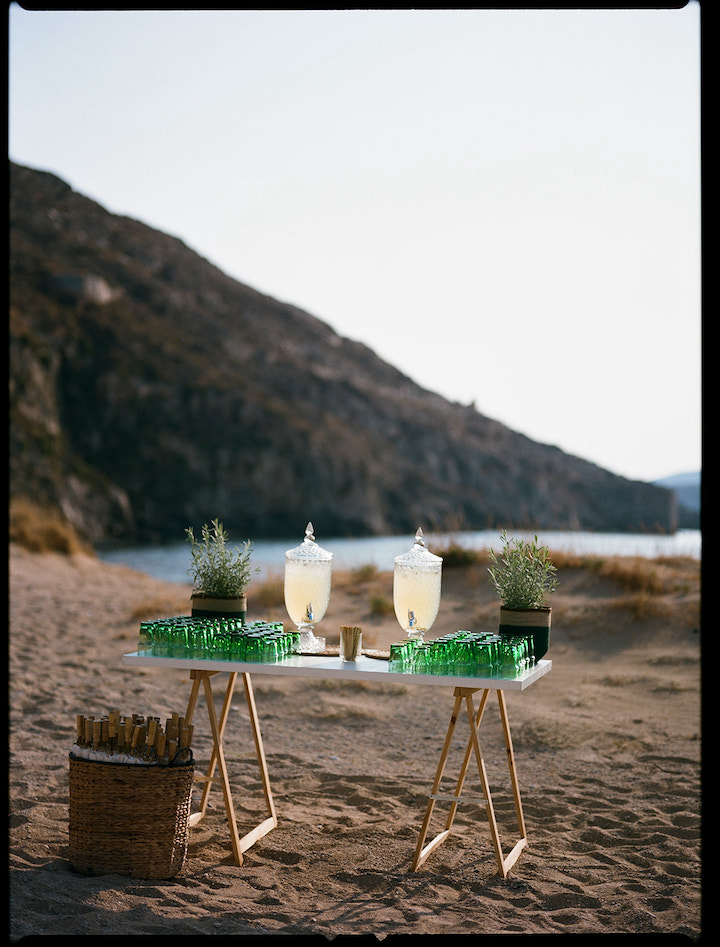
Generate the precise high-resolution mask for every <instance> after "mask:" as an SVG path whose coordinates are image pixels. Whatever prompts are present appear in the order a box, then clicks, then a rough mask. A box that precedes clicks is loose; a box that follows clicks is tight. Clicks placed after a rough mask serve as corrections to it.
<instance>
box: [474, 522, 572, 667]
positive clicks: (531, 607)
mask: <svg viewBox="0 0 720 947" xmlns="http://www.w3.org/2000/svg"><path fill="white" fill-rule="evenodd" d="M501 539H502V544H503V548H502V551H501V553H500V555H499V556H498V555H496V553H495V552H494V551H493V550H490V554H489V558H490V562H491V566H490V568H489V569H488V572H489V573H490V582H491V584H492V586H493V588H494V589H495V591H496V592H497V593H498V595H499V596H500V629H499V630H500V634H501V635H503V634H506V635H510V634H527V635H530V636H531V637H532V639H533V646H534V651H535V660H539V659H540V658H541V657H543V655H544V654H546V652H547V650H548V647H549V643H550V618H551V612H552V610H551V608H550V607H549V606H548V605H547V604H546V602H547V598H548V596H549V595H551V594H552V593H553V592H554V591H555V588H556V585H557V579H556V572H557V570H556V568H555V566H554V565H553V564H552V562H551V561H550V557H549V554H548V548H547V546H539V545H538V538H537V536H535V538H534V540H533V541H532V542H525V541H524V540H522V539H508V538H507V534H506V532H505V531H504V530H503V532H502V534H501Z"/></svg>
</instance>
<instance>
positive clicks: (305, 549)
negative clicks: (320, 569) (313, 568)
mask: <svg viewBox="0 0 720 947" xmlns="http://www.w3.org/2000/svg"><path fill="white" fill-rule="evenodd" d="M332 556H333V554H332V553H331V552H328V551H327V549H323V548H322V547H321V546H318V544H317V543H316V542H315V535H314V531H313V524H312V523H308V524H307V526H306V527H305V539H303V541H302V542H301V543H300V545H299V546H295V548H294V549H288V551H287V552H286V553H285V558H286V559H301V560H307V561H308V562H330V560H331V559H332Z"/></svg>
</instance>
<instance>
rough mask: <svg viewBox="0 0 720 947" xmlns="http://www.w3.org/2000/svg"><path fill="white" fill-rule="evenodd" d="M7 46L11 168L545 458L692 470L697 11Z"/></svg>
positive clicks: (40, 21)
mask: <svg viewBox="0 0 720 947" xmlns="http://www.w3.org/2000/svg"><path fill="white" fill-rule="evenodd" d="M9 25H10V72H9V79H10V103H9V105H10V113H9V135H10V139H9V143H10V157H11V159H12V160H14V161H16V162H19V163H20V164H25V165H29V166H30V167H34V168H40V169H42V170H48V171H52V172H53V173H55V174H57V175H59V176H60V177H61V178H63V179H64V180H66V181H67V182H68V183H69V184H71V185H72V186H73V187H74V188H75V189H76V190H77V191H79V192H81V193H83V194H85V195H87V196H88V197H91V198H92V199H94V200H96V201H98V202H99V203H100V204H102V205H103V207H105V208H106V209H107V210H109V211H111V212H112V213H116V214H125V215H128V216H130V217H134V218H136V219H138V220H142V221H143V222H145V223H147V224H149V225H150V226H152V227H155V228H157V229H159V230H162V231H164V232H165V233H168V234H171V235H173V236H177V237H180V238H181V239H182V240H183V241H184V242H185V243H186V244H187V245H188V246H190V247H191V248H192V249H193V250H196V251H197V252H198V253H199V254H201V255H202V256H203V257H206V258H207V259H208V260H210V261H211V262H213V263H215V264H216V265H217V266H219V267H220V269H222V270H223V271H224V272H226V273H228V274H229V275H230V276H233V277H235V278H237V279H239V280H241V281H242V282H244V283H247V284H249V285H250V286H253V287H254V288H256V289H258V290H260V291H262V292H265V293H268V294H269V295H271V296H274V297H275V298H277V299H281V300H284V301H286V302H290V303H293V304H295V305H297V306H300V307H301V308H303V309H306V310H307V311H309V312H310V313H312V314H313V315H315V316H318V317H319V318H321V319H323V320H325V321H326V322H328V323H330V325H332V326H333V328H334V329H336V330H337V332H339V333H340V334H341V335H345V336H348V337H350V338H353V339H359V340H361V341H363V342H365V343H366V344H367V345H369V346H370V347H371V348H372V349H374V350H375V351H376V352H377V353H378V354H379V355H380V356H381V357H382V358H384V359H385V360H386V361H388V362H391V363H392V364H393V365H395V366H397V367H398V368H399V369H401V370H402V371H404V372H405V373H406V374H408V375H410V376H411V377H412V378H414V379H415V380H416V381H418V382H419V383H420V384H422V385H423V386H425V387H427V388H430V389H432V390H434V391H437V392H439V393H440V394H442V395H444V396H445V397H447V398H449V399H450V400H453V401H458V402H461V403H464V404H467V403H470V402H474V403H475V405H476V406H477V408H478V410H479V411H481V412H482V413H483V414H486V415H488V416H490V417H492V418H495V419H497V420H499V421H502V422H503V423H505V424H507V425H508V426H509V427H511V428H513V429H514V430H516V431H521V432H522V433H524V434H527V435H528V436H529V437H531V438H533V439H534V440H537V441H541V442H543V443H548V444H556V445H557V446H559V447H560V448H562V449H563V450H565V451H567V452H569V453H571V454H576V455H578V456H581V457H584V458H586V459H588V460H591V461H593V462H595V463H597V464H599V465H600V466H602V467H604V468H607V469H608V470H611V471H613V472H614V473H618V474H621V475H623V476H626V477H630V478H632V479H640V480H652V479H655V478H658V477H662V476H665V475H668V474H674V473H678V472H683V471H690V470H699V469H700V458H701V444H700V414H701V404H700V319H701V312H700V104H699V102H700V66H699V59H700V54H699V48H700V10H699V5H698V4H697V3H696V2H694V0H693V2H691V3H690V4H689V5H688V6H687V7H686V8H684V9H681V10H658V9H655V10H578V11H570V10H504V11H491V10H448V11H445V10H415V11H413V10H390V11H385V10H340V11H307V10H286V11H205V12H190V11H187V12H173V11H155V12H153V11H136V12H127V11H121V12H109V11H97V12H67V11H64V12H47V11H40V12H32V11H24V10H22V9H21V8H19V7H18V6H17V5H13V6H12V7H11V9H10V18H9Z"/></svg>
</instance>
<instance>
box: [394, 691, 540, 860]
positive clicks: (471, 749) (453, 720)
mask: <svg viewBox="0 0 720 947" xmlns="http://www.w3.org/2000/svg"><path fill="white" fill-rule="evenodd" d="M478 690H481V688H469V687H456V688H455V691H454V694H455V704H454V706H453V711H452V714H451V717H450V723H449V725H448V730H447V734H446V735H445V743H444V745H443V749H442V753H441V754H440V760H439V762H438V767H437V771H436V773H435V780H434V782H433V785H432V791H431V793H430V798H429V800H428V804H427V808H426V809H425V817H424V819H423V822H422V826H421V829H420V838H419V839H418V843H417V847H416V849H415V857H414V858H413V862H412V866H411V869H410V870H411V871H417V869H418V868H419V867H420V866H421V865H422V864H423V863H424V862H425V861H426V860H427V858H428V856H429V855H430V854H431V853H432V852H433V851H434V850H435V849H436V848H438V846H440V845H442V843H443V842H444V841H445V840H446V839H447V837H448V836H449V835H450V830H451V828H452V824H453V822H454V820H455V813H456V812H457V807H458V803H459V802H460V796H461V794H462V790H463V784H464V782H465V776H466V775H467V770H468V766H469V765H470V760H471V758H472V756H473V755H474V757H475V760H476V762H477V768H478V774H479V776H480V783H481V785H482V791H483V796H484V799H485V808H486V811H487V816H488V822H489V824H490V836H491V839H492V843H493V848H494V849H495V857H496V859H497V863H498V869H499V873H500V874H501V875H502V877H503V878H506V877H507V874H508V872H509V871H510V869H511V868H512V866H513V865H514V864H515V862H516V861H517V858H518V855H519V854H520V852H521V851H522V849H523V848H524V847H525V845H526V844H527V836H526V832H525V820H524V818H523V812H522V803H521V800H520V787H519V786H518V781H517V773H516V771H515V756H514V753H513V746H512V737H511V734H510V723H509V721H508V716H507V708H506V706H505V697H504V695H503V692H502V691H501V690H498V691H497V696H498V704H499V707H500V719H501V720H502V726H503V734H504V737H505V748H506V750H507V758H508V767H509V770H510V782H511V784H512V791H513V798H514V801H515V813H516V816H517V824H518V830H519V832H520V839H519V840H518V841H517V842H516V844H515V846H514V847H513V849H512V851H511V852H509V854H508V855H505V856H503V853H502V846H501V844H500V835H499V833H498V828H497V822H496V820H495V808H494V806H493V802H492V795H491V793H490V787H489V785H488V781H487V775H486V773H485V762H484V760H483V757H482V752H481V750H480V741H479V739H478V730H479V728H480V723H481V721H482V718H483V714H484V713H485V707H486V705H487V701H488V697H489V695H490V689H489V688H485V689H482V697H481V698H480V704H479V706H478V709H477V711H476V710H475V705H474V702H473V695H474V694H475V693H477V691H478ZM463 701H464V702H465V706H466V709H467V717H468V723H469V725H470V738H469V740H468V744H467V748H466V750H465V757H464V759H463V763H462V766H461V768H460V775H459V777H458V780H457V783H456V786H455V792H454V793H452V794H450V793H447V794H446V793H441V792H440V791H439V790H440V783H441V782H442V777H443V773H444V772H445V764H446V762H447V758H448V753H449V751H450V744H451V743H452V739H453V735H454V733H455V727H456V725H457V722H458V717H459V715H460V710H461V708H462V704H463ZM438 800H444V801H450V802H451V806H450V812H449V814H448V817H447V820H446V822H445V829H444V830H443V831H442V832H440V833H439V834H438V835H436V836H435V837H434V838H433V839H432V840H431V841H430V842H428V843H427V845H426V844H425V839H426V837H427V833H428V829H429V827H430V819H431V818H432V814H433V809H434V808H435V803H436V802H437V801H438Z"/></svg>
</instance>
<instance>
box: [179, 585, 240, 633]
mask: <svg viewBox="0 0 720 947" xmlns="http://www.w3.org/2000/svg"><path fill="white" fill-rule="evenodd" d="M190 604H191V609H192V610H191V613H190V614H191V615H192V616H193V618H239V619H240V620H241V621H242V623H243V625H244V624H245V619H246V617H247V595H245V594H243V595H240V596H238V597H237V598H211V597H210V596H208V595H205V594H204V593H203V592H193V594H192V595H191V597H190Z"/></svg>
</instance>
